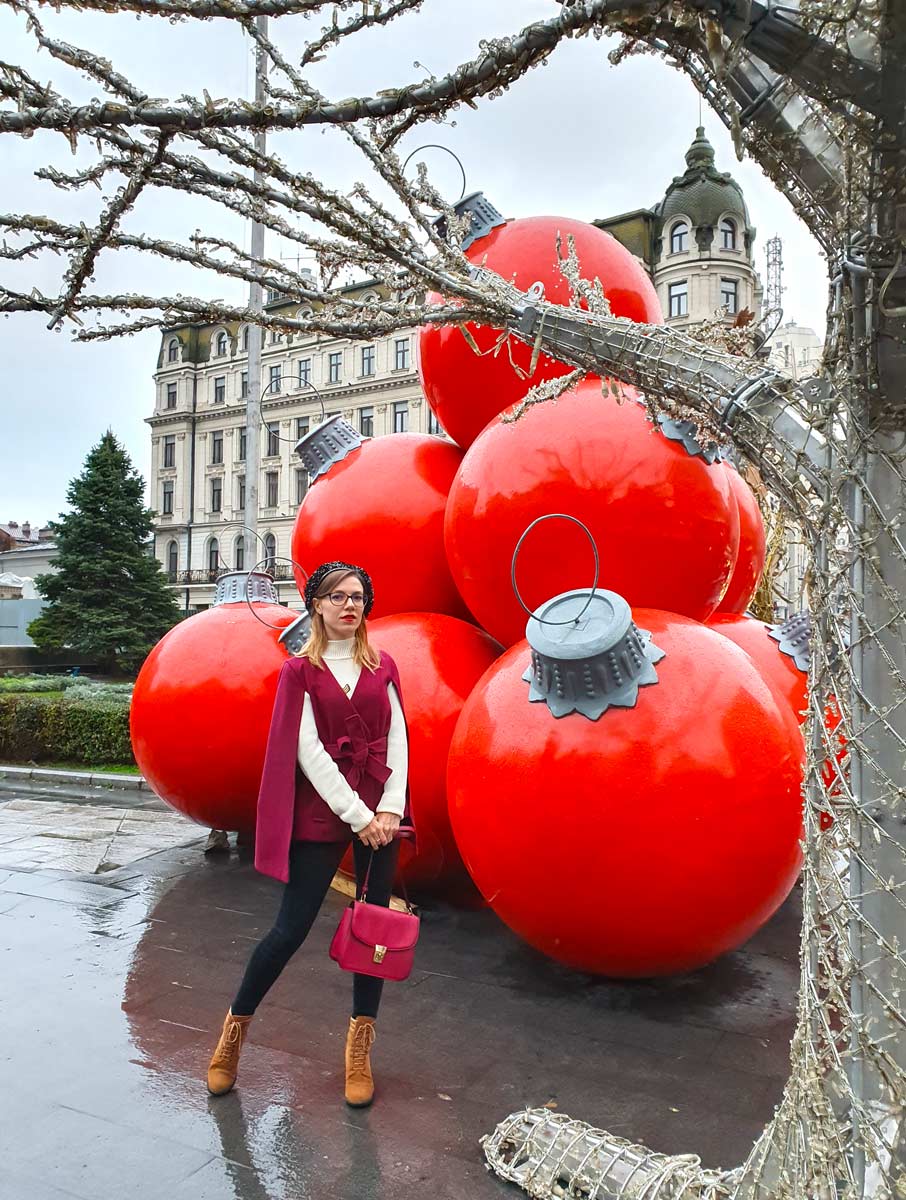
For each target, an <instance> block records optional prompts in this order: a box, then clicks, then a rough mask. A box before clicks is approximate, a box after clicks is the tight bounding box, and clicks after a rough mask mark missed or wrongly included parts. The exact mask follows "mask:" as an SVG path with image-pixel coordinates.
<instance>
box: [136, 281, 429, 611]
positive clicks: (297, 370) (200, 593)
mask: <svg viewBox="0 0 906 1200" xmlns="http://www.w3.org/2000/svg"><path fill="white" fill-rule="evenodd" d="M357 291H358V294H360V295H362V296H365V295H367V285H361V286H360V288H359V289H357ZM297 307H298V306H297V305H291V304H290V303H289V302H288V301H287V300H286V299H283V298H280V297H276V296H271V297H270V298H269V302H268V303H267V304H266V305H265V309H266V311H268V312H271V313H273V312H280V311H283V310H288V309H291V308H292V309H295V308H297ZM417 353H418V338H417V335H416V333H415V332H409V331H406V332H400V333H395V334H393V335H391V336H390V337H387V338H383V339H379V340H375V341H373V342H367V343H353V342H351V341H348V340H337V339H333V338H325V337H321V336H314V335H312V336H305V337H301V336H293V335H283V334H270V333H269V334H267V335H266V339H265V344H264V345H263V347H262V351H261V364H262V366H261V370H262V384H261V417H262V420H261V427H260V429H258V430H257V431H255V432H254V433H252V432H251V431H249V430H247V429H246V419H245V405H246V395H247V389H248V369H247V368H248V327H247V326H224V325H200V324H198V325H196V324H192V325H178V326H174V327H173V328H172V329H167V330H165V332H164V335H163V338H162V342H161V349H160V354H159V357H158V362H157V370H156V371H155V374H154V386H155V406H154V414H153V415H152V416H151V417H149V418H148V424H149V425H150V427H151V480H152V485H151V486H152V494H151V499H150V505H151V507H152V508H154V509H155V510H156V511H157V519H156V528H155V538H154V553H155V555H156V556H157V558H158V560H159V561H160V562H161V564H162V566H163V568H164V571H165V572H166V573H167V575H168V577H169V578H170V580H171V581H172V583H173V585H174V587H175V588H176V589H177V591H178V592H179V594H180V600H181V602H182V604H183V607H184V609H185V611H186V612H196V611H199V610H200V609H202V608H206V607H208V605H210V603H211V600H212V598H213V593H214V581H215V580H216V578H217V575H218V574H219V573H220V572H222V571H223V570H227V569H229V570H234V569H242V568H243V567H245V568H248V567H250V566H252V565H253V564H252V563H247V562H246V561H245V556H244V551H243V539H242V525H243V523H244V515H245V461H246V453H247V447H248V438H249V436H257V437H258V438H259V439H260V447H261V449H260V453H261V459H260V474H259V480H258V495H259V513H258V530H259V533H260V535H261V539H262V540H261V543H260V551H259V559H262V560H264V559H268V560H270V564H271V567H272V569H273V570H274V572H275V575H276V577H277V578H278V580H281V579H282V580H290V579H291V574H292V572H291V567H290V563H289V555H290V537H291V533H292V526H293V521H294V519H295V515H296V512H297V510H298V507H299V505H300V504H301V503H302V500H303V499H304V497H305V493H306V491H307V489H308V476H307V474H306V473H305V472H304V471H303V470H302V469H301V467H300V466H299V465H298V461H297V460H296V459H295V456H294V454H293V448H294V446H295V444H296V442H297V441H298V440H299V438H300V437H302V436H303V435H304V434H305V433H307V432H308V430H309V429H310V428H311V427H312V425H314V424H317V423H318V422H319V421H320V419H321V403H320V401H319V399H318V396H317V394H316V393H315V392H314V391H313V390H312V388H311V387H310V386H309V385H310V384H313V385H314V387H315V388H317V390H318V393H320V395H321V397H322V398H323V401H324V406H325V410H326V415H327V416H333V415H335V414H336V413H342V414H343V416H344V417H345V418H346V420H348V421H349V422H350V423H351V424H353V425H354V426H355V427H356V429H358V430H359V431H360V432H361V433H362V434H363V435H364V436H366V437H377V436H380V435H382V434H387V433H403V432H407V431H413V432H417V433H429V434H436V435H438V436H443V432H442V430H441V429H440V426H439V425H438V423H437V421H436V420H435V419H434V415H433V413H432V412H431V411H430V409H429V408H428V406H427V404H426V403H425V401H424V397H423V395H422V390H421V386H420V384H419V379H418V372H417V369H416V354H417ZM282 590H283V591H284V593H285V595H284V596H283V597H282V598H283V599H285V600H286V601H287V602H288V603H289V604H290V605H291V607H298V606H299V605H300V603H301V602H300V601H299V599H298V595H297V594H296V591H295V587H294V585H292V584H289V583H288V584H287V585H286V587H285V588H283V589H282Z"/></svg>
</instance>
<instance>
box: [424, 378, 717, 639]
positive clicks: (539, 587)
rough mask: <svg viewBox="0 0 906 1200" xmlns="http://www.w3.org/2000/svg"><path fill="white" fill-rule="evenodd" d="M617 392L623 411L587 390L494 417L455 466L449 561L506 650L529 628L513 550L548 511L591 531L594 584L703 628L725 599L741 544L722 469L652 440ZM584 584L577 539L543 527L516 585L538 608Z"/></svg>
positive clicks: (529, 546)
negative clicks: (596, 563) (596, 568)
mask: <svg viewBox="0 0 906 1200" xmlns="http://www.w3.org/2000/svg"><path fill="white" fill-rule="evenodd" d="M614 386H616V385H614ZM621 393H622V401H623V402H622V403H618V402H617V400H616V399H614V397H613V396H612V395H610V394H609V393H608V394H607V395H605V396H602V394H601V383H600V381H599V380H593V379H588V380H585V381H583V382H582V383H581V384H579V386H578V387H576V388H575V389H573V390H572V391H570V392H568V393H567V394H566V395H564V396H562V397H560V399H558V400H557V401H556V402H552V401H549V402H547V403H544V404H539V405H536V406H535V407H533V408H531V409H529V411H528V412H527V413H525V415H524V416H522V417H521V418H520V419H519V420H518V421H515V422H512V423H506V422H504V421H503V420H502V419H501V418H499V417H498V418H497V419H496V420H494V421H493V422H492V423H491V424H490V425H489V426H488V428H487V429H486V430H485V431H484V433H482V435H481V437H480V438H478V440H477V441H476V442H475V444H474V445H473V446H472V447H471V449H470V450H469V451H468V453H467V454H466V456H465V458H464V459H463V462H462V466H461V467H460V469H459V472H458V473H457V476H456V480H455V482H454V483H453V486H452V488H451V489H450V499H449V501H448V504H447V516H446V523H445V542H446V547H447V557H448V560H449V563H450V569H451V570H452V572H453V578H454V579H455V580H456V583H457V586H458V587H459V590H460V592H461V593H462V596H463V599H464V600H465V602H466V604H468V606H469V608H470V609H471V611H472V613H473V614H474V616H475V617H476V618H477V619H478V621H479V622H480V623H481V625H483V626H484V628H485V629H487V631H488V632H489V633H490V634H492V636H493V637H495V638H497V639H498V641H501V642H503V643H504V645H512V643H513V642H515V641H518V640H519V639H520V638H522V637H523V636H524V630H525V616H524V615H523V612H522V609H521V608H520V606H519V604H518V602H517V600H516V598H515V596H514V595H513V590H512V587H511V585H510V562H511V559H512V554H513V549H514V547H515V545H516V542H517V541H518V539H519V536H520V534H521V533H522V531H523V530H524V529H525V528H526V526H527V525H529V523H530V522H531V521H533V520H535V519H536V518H537V517H539V516H542V515H544V514H546V513H550V512H561V513H569V514H570V515H572V516H574V517H578V518H579V519H580V520H582V521H583V522H584V523H585V524H586V525H587V526H588V528H589V529H590V530H591V533H592V535H593V536H594V538H595V541H596V542H597V544H598V546H599V547H600V550H601V576H600V583H601V585H602V586H603V587H606V588H609V589H611V590H614V591H618V592H619V593H620V594H621V595H623V596H625V597H626V598H627V600H629V602H630V603H632V604H639V605H648V606H650V607H652V608H654V607H657V608H664V609H667V610H669V611H671V612H678V613H682V614H684V615H686V616H690V617H694V618H696V619H697V620H701V619H703V618H705V617H707V616H708V615H709V614H710V613H712V612H713V611H714V608H715V606H716V605H717V603H718V601H719V600H720V597H721V595H722V594H723V591H724V589H725V587H726V583H727V579H728V578H729V575H730V572H731V570H732V568H733V563H734V562H735V560H736V554H737V549H738V545H739V524H738V521H739V517H738V511H737V506H736V502H735V501H734V499H733V497H732V494H731V492H730V485H729V482H728V479H727V473H726V471H725V470H724V469H723V466H722V465H721V464H720V463H714V464H708V463H707V462H705V461H704V459H703V458H702V457H700V456H699V455H697V454H690V453H689V452H688V450H687V449H686V448H685V446H684V444H683V443H682V442H681V441H674V440H670V439H669V438H668V437H666V436H665V435H664V434H663V433H662V432H661V431H660V430H659V429H657V428H655V426H654V425H653V424H652V422H651V421H650V419H649V417H648V415H647V413H646V411H645V409H644V407H643V406H642V405H641V404H639V403H638V401H637V400H636V399H635V393H634V392H633V391H632V389H631V388H625V387H624V388H621ZM592 573H593V566H592V561H591V556H590V554H589V552H588V544H587V542H586V541H585V539H584V537H583V535H582V533H581V532H580V531H579V530H577V529H576V528H575V527H573V526H565V527H563V526H552V525H548V526H547V527H544V528H539V529H538V530H537V531H535V532H534V533H533V534H532V537H531V539H530V540H529V541H528V542H527V543H526V545H525V548H524V551H523V553H522V555H521V556H520V559H519V566H518V585H519V588H520V590H521V591H522V593H523V595H524V596H525V598H526V602H527V603H528V605H529V606H530V607H532V608H533V607H534V606H535V605H536V604H538V603H540V602H541V601H542V600H544V598H545V597H547V596H550V595H552V594H553V593H555V592H558V591H560V590H562V588H563V587H580V586H583V585H585V586H588V585H589V584H590V583H592V582H593V579H592Z"/></svg>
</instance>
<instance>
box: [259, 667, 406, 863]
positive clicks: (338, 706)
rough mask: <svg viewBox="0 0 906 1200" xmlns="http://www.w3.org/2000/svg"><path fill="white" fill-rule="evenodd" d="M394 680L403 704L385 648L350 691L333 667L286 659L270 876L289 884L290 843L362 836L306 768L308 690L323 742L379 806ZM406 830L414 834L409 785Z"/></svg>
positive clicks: (276, 736)
mask: <svg viewBox="0 0 906 1200" xmlns="http://www.w3.org/2000/svg"><path fill="white" fill-rule="evenodd" d="M390 683H392V684H393V686H394V687H395V688H396V693H397V695H398V696H399V698H400V704H401V705H402V689H401V687H400V680H399V672H398V671H397V667H396V663H395V662H394V661H393V659H392V658H391V657H390V655H389V654H386V653H385V652H384V651H381V661H380V666H379V667H378V668H377V669H376V670H375V671H369V670H368V669H367V667H366V668H363V669H362V672H361V674H360V675H359V679H358V682H357V684H356V686H355V688H354V689H353V692H352V695H351V696H347V695H346V693H345V692H344V691H343V688H342V687H341V686H340V684H339V683H338V682H337V680H336V678H335V676H334V674H333V672H332V671H331V670H330V669H329V668H328V667H323V668H321V667H313V666H312V665H311V663H310V662H309V661H308V659H307V658H303V657H292V658H289V659H287V661H286V662H285V663H284V664H283V667H282V669H281V671H280V677H279V680H278V682H277V695H276V697H275V699H274V712H273V716H272V717H271V727H270V733H269V734H268V739H267V752H266V754H265V758H264V771H263V773H262V776H261V788H260V790H259V792H258V814H257V829H256V835H255V866H256V868H257V869H258V870H259V871H261V872H262V873H263V874H265V875H272V876H273V877H274V879H279V880H282V882H283V883H288V882H289V847H290V842H291V841H292V840H293V839H296V840H301V841H314V842H341V841H351V840H352V838H353V836H354V834H353V831H352V826H351V825H349V824H348V823H347V822H346V821H342V820H341V819H340V818H339V817H338V816H337V815H336V813H335V812H334V811H333V810H332V809H331V808H330V806H329V805H328V804H327V802H326V801H325V800H323V799H322V797H321V796H320V795H318V793H317V792H316V791H315V789H314V788H313V787H312V785H311V783H310V781H309V780H308V778H307V777H306V775H305V774H304V772H303V771H302V769H301V767H300V766H299V763H298V754H299V726H300V725H301V723H302V707H303V704H304V702H305V696H306V693H308V694H310V695H311V701H312V709H313V712H314V717H315V724H316V725H317V727H318V736H319V737H320V739H321V743H322V745H323V746H324V748H325V750H326V751H327V753H328V754H329V755H330V757H331V758H332V759H333V760H334V762H335V763H336V764H337V766H338V768H339V769H340V772H341V773H342V775H343V776H344V778H345V779H346V780H347V782H348V783H349V785H350V787H352V788H354V789H355V790H356V791H357V792H358V794H359V796H360V797H361V798H362V800H363V801H364V803H365V804H366V805H367V806H368V807H369V808H370V809H371V811H372V812H374V811H375V810H376V808H377V806H378V804H379V803H380V801H381V797H382V796H383V794H384V784H385V782H386V781H387V779H389V777H390V770H389V768H388V767H387V734H388V732H389V730H390V716H391V710H390V698H389V696H388V695H387V686H388V684H390ZM400 833H401V834H403V835H404V836H405V835H406V834H408V835H409V836H412V835H413V834H414V829H413V827H412V819H411V815H410V812H409V788H408V783H407V787H406V810H405V813H404V815H403V818H402V821H401V824H400Z"/></svg>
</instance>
